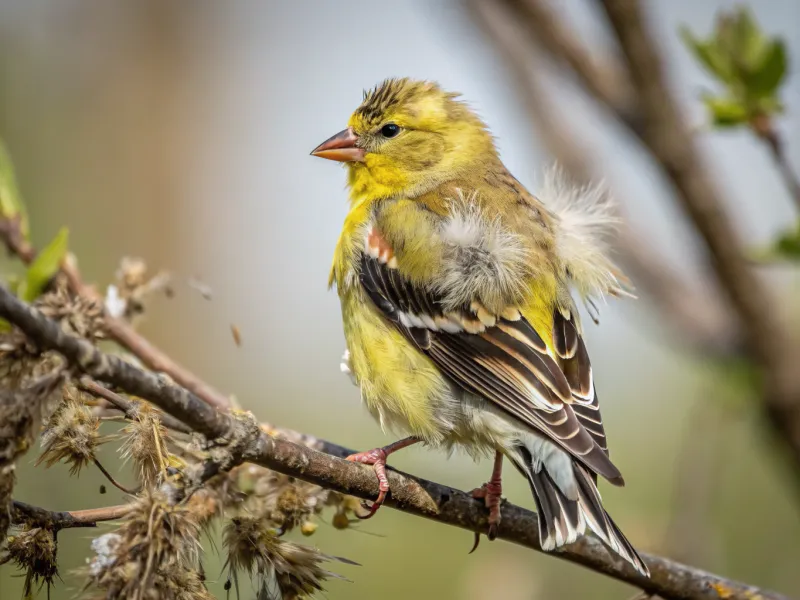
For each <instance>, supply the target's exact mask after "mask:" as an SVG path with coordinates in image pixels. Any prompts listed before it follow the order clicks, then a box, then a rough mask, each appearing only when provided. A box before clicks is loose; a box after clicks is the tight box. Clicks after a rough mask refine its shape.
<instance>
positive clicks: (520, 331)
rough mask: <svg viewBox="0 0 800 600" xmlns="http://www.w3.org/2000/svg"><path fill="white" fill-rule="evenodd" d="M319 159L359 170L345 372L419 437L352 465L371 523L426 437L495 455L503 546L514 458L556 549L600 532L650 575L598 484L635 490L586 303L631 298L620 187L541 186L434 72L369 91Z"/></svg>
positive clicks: (344, 250) (348, 231)
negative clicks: (589, 332) (372, 490)
mask: <svg viewBox="0 0 800 600" xmlns="http://www.w3.org/2000/svg"><path fill="white" fill-rule="evenodd" d="M311 154H312V155H313V156H316V157H320V158H325V159H329V160H333V161H338V162H341V163H344V164H345V165H346V171H347V183H348V188H349V210H348V212H347V215H346V217H345V221H344V225H343V228H342V231H341V234H340V236H339V239H338V242H337V244H336V248H335V251H334V258H333V264H332V267H331V271H330V278H329V287H335V288H336V290H337V292H338V295H339V299H340V303H341V309H342V321H343V327H344V336H345V341H346V348H347V349H346V351H345V355H344V357H343V363H342V370H343V371H346V372H348V373H349V374H350V376H351V377H352V379H353V381H354V382H355V383H356V385H357V386H358V387H359V388H360V394H361V398H362V401H363V403H364V404H365V405H366V407H367V409H368V410H369V412H370V413H371V414H372V415H373V417H375V418H376V419H377V420H378V422H379V424H380V426H381V427H382V428H383V429H384V431H387V430H389V431H392V432H395V433H399V434H401V435H405V437H403V438H402V439H400V440H399V441H397V442H395V443H393V444H389V445H387V446H384V447H382V448H375V449H373V450H369V451H366V452H359V453H356V454H353V455H351V456H349V457H348V460H351V461H355V462H359V463H363V464H367V465H372V467H373V469H374V471H375V474H376V476H377V479H378V483H379V490H380V494H379V496H378V498H377V500H376V501H375V502H374V503H373V504H372V505H371V506H370V512H369V513H368V515H366V516H372V515H373V514H374V513H375V511H377V510H378V508H379V507H380V506H381V504H382V502H383V501H384V499H385V498H386V495H387V494H388V493H389V491H390V490H389V482H388V479H387V476H386V462H387V458H388V456H389V455H391V454H392V453H394V452H396V451H398V450H400V449H402V448H405V447H408V446H411V445H413V444H416V443H419V442H422V443H424V444H425V445H426V446H429V447H432V448H438V449H443V450H446V451H448V452H451V451H453V450H454V449H463V450H466V452H467V453H469V454H470V455H472V456H473V457H475V458H476V459H478V458H481V457H487V456H493V457H494V462H493V469H492V473H491V477H490V479H489V481H488V482H487V483H486V484H484V485H483V486H481V487H479V488H476V489H475V490H473V492H472V494H473V496H474V497H476V498H482V499H483V501H484V503H485V506H486V507H487V508H488V511H489V515H488V532H487V537H488V538H489V539H494V538H495V537H496V535H497V533H498V530H499V527H500V523H501V518H502V511H501V496H502V467H503V461H504V459H508V461H509V462H510V463H511V464H512V465H513V466H514V467H515V468H516V470H517V471H519V472H520V473H521V474H522V475H523V476H524V477H525V478H526V479H527V481H528V483H529V486H530V489H531V492H532V495H533V499H534V502H535V506H536V512H537V514H538V532H539V539H540V544H541V547H542V549H543V550H545V551H552V550H554V549H555V548H558V547H560V546H563V545H566V544H570V543H573V542H575V541H576V540H577V539H578V538H579V537H580V536H581V535H583V534H584V533H585V530H586V528H587V527H588V528H589V529H590V530H591V531H592V532H594V534H595V535H596V536H598V537H599V538H600V539H601V540H602V541H603V543H604V544H605V545H606V546H607V547H608V548H609V549H611V550H612V551H613V552H615V553H617V554H618V555H619V556H621V557H622V558H623V559H625V560H626V561H628V562H629V563H630V564H631V565H632V566H633V568H634V569H636V570H637V571H638V572H639V573H641V574H643V575H649V572H648V569H647V566H646V564H645V562H644V561H643V560H642V558H641V557H640V556H639V554H638V553H637V551H636V550H635V549H634V547H633V546H632V545H631V543H630V542H629V541H628V540H627V538H626V537H625V535H624V534H623V533H622V531H621V530H620V529H619V527H618V526H617V525H616V523H615V522H614V521H613V520H612V518H611V517H610V516H609V514H608V513H607V512H606V511H605V509H604V508H603V505H602V502H601V498H600V494H599V492H598V487H597V482H598V477H602V478H604V479H606V480H607V481H609V482H610V483H612V484H614V485H616V486H622V485H623V484H624V481H623V478H622V475H621V473H620V471H619V469H618V468H617V467H616V466H615V464H614V463H613V462H612V461H611V459H610V457H609V452H608V444H607V440H606V434H605V430H604V426H603V421H602V418H601V414H600V408H599V400H598V395H597V390H596V386H595V381H594V374H593V371H592V366H591V362H590V359H589V354H588V351H587V348H586V344H585V341H584V334H583V328H582V324H581V319H580V315H579V311H578V308H577V304H576V301H575V299H574V297H578V298H579V299H581V300H583V302H584V303H585V305H586V306H587V307H588V308H590V309H595V308H596V301H597V300H599V299H602V298H605V297H606V296H609V295H610V296H625V295H631V286H630V284H629V281H628V280H627V278H626V277H625V276H624V274H623V273H622V272H621V271H620V270H619V268H618V267H617V266H616V265H615V264H614V262H613V260H612V259H611V258H610V256H609V254H610V252H609V247H608V245H609V244H608V241H607V238H608V234H609V232H610V231H613V227H614V223H615V218H614V214H613V210H612V208H610V202H609V201H608V195H607V194H606V193H604V192H603V190H602V188H601V187H590V186H576V185H574V184H572V183H570V182H569V181H568V180H566V178H565V177H564V176H563V175H562V174H560V173H559V172H558V171H557V170H555V171H550V172H548V176H547V177H546V178H545V184H544V186H543V187H542V191H541V192H540V194H539V196H535V195H533V194H531V193H530V192H529V191H528V190H527V189H526V188H525V187H524V186H523V185H522V184H521V183H520V182H519V181H518V180H517V179H516V178H515V177H514V176H513V175H512V174H511V173H510V172H509V170H508V169H507V168H506V167H505V165H504V164H503V162H502V160H501V159H500V156H499V153H498V150H497V147H496V143H495V139H494V137H493V135H492V134H491V132H490V131H489V128H488V127H487V125H486V124H485V123H484V121H483V120H482V119H481V118H480V117H479V116H478V114H477V113H476V112H475V111H474V110H473V109H472V108H471V107H470V106H469V105H468V104H467V103H466V102H465V101H463V100H462V99H461V96H460V94H457V93H452V92H448V91H446V90H444V89H443V88H442V87H441V86H440V85H439V84H437V83H436V82H432V81H425V80H415V79H410V78H393V79H387V80H385V81H383V82H382V83H380V84H378V85H376V86H375V87H374V88H372V89H370V90H367V91H365V92H364V95H363V99H362V102H361V104H360V105H359V106H358V107H357V108H356V110H355V112H353V114H352V115H351V117H350V119H349V121H348V125H347V127H346V128H345V129H344V130H342V131H341V132H339V133H337V134H335V135H334V136H332V137H330V138H329V139H327V140H326V141H324V142H323V143H322V144H320V145H319V146H317V147H316V148H315V149H314V150H313V151H312V152H311ZM573 292H574V296H573ZM594 314H595V313H594V311H592V312H591V315H592V318H593V319H594ZM477 539H479V538H477ZM476 542H477V540H476ZM473 549H474V548H473Z"/></svg>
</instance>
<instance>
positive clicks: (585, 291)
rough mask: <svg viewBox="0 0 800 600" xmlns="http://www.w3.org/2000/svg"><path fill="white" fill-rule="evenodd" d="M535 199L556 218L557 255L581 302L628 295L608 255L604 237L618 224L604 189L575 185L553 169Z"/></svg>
mask: <svg viewBox="0 0 800 600" xmlns="http://www.w3.org/2000/svg"><path fill="white" fill-rule="evenodd" d="M539 198H540V200H541V201H542V202H543V203H544V204H545V206H547V208H548V209H549V210H550V212H551V213H553V214H554V215H555V217H556V253H557V254H558V257H559V259H560V261H561V263H562V264H563V265H564V270H565V271H566V274H567V276H568V277H569V279H570V280H571V281H572V283H573V284H574V285H575V288H576V289H577V291H578V293H579V294H580V296H581V297H582V298H583V300H584V301H586V302H591V301H592V300H593V299H595V298H603V297H605V295H606V294H611V295H612V296H619V295H622V296H632V294H631V286H630V284H629V282H628V279H627V278H626V277H625V275H624V274H623V273H622V271H620V269H619V268H618V267H617V266H616V265H615V264H614V261H612V260H611V258H610V256H609V254H610V252H611V249H610V248H609V245H608V239H609V236H610V235H611V234H613V233H614V232H615V230H616V229H617V226H618V225H619V223H620V221H619V218H618V217H617V216H616V214H615V210H614V203H613V201H612V200H611V198H610V197H609V195H608V191H607V190H606V189H605V187H604V186H603V185H602V184H601V185H585V186H581V185H576V184H575V183H574V182H571V181H569V179H568V178H567V177H566V176H565V175H564V173H563V171H562V170H561V169H560V168H559V167H553V168H551V169H549V170H548V171H546V172H545V177H544V185H543V186H542V189H541V192H540V194H539Z"/></svg>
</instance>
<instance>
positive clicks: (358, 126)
mask: <svg viewBox="0 0 800 600" xmlns="http://www.w3.org/2000/svg"><path fill="white" fill-rule="evenodd" d="M457 97H458V95H457V94H453V93H450V92H445V91H444V90H442V89H441V88H440V87H439V86H438V85H437V84H436V83H432V82H429V81H416V80H412V79H387V80H386V81H384V82H383V83H381V84H380V85H378V86H376V87H375V88H373V89H372V90H370V91H368V92H365V93H364V99H363V101H362V102H361V105H360V106H359V107H358V108H357V109H356V110H355V112H354V113H353V115H352V116H351V117H350V121H349V122H348V127H347V129H345V130H343V131H341V132H339V133H337V134H336V135H334V136H333V137H331V138H329V139H328V140H326V141H324V142H323V143H322V144H320V145H319V146H317V147H316V148H315V149H314V150H313V151H312V152H311V154H312V155H314V156H319V157H321V158H328V159H331V160H336V161H340V162H344V163H346V164H347V166H348V170H349V184H350V187H351V190H352V196H353V198H354V199H355V200H361V199H377V198H389V197H397V196H401V195H402V196H405V197H409V198H413V197H416V196H419V195H421V194H424V193H425V192H427V191H430V190H431V189H433V188H435V187H436V186H438V185H440V184H442V183H444V182H446V181H449V180H451V179H455V178H457V177H459V176H461V175H463V174H465V173H466V172H467V171H469V170H470V169H472V168H474V167H475V166H477V165H480V164H482V163H485V162H486V161H487V160H492V159H495V158H496V156H497V155H496V152H495V149H494V141H493V139H492V136H491V134H490V133H489V132H488V130H487V128H486V125H485V124H484V123H483V122H482V121H481V120H480V118H479V117H478V116H477V115H476V114H475V113H474V112H473V111H472V110H471V109H470V108H469V107H468V106H467V105H466V104H464V103H463V102H461V101H459V100H458V99H457Z"/></svg>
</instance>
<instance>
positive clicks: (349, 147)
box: [311, 127, 364, 162]
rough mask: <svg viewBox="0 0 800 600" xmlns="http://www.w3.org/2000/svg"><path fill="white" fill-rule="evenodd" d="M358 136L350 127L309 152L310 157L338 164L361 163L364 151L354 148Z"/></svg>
mask: <svg viewBox="0 0 800 600" xmlns="http://www.w3.org/2000/svg"><path fill="white" fill-rule="evenodd" d="M356 142H358V136H357V135H356V134H355V132H354V131H353V128H352V127H348V128H347V129H345V130H344V131H340V132H339V133H337V134H336V135H334V136H333V137H330V138H328V139H327V140H325V141H324V142H322V143H321V144H320V145H319V146H317V147H316V148H314V149H313V150H312V151H311V156H319V157H320V158H327V159H328V160H338V161H339V162H363V161H364V149H363V148H359V147H358V146H356Z"/></svg>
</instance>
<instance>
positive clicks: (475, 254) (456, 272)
mask: <svg viewBox="0 0 800 600" xmlns="http://www.w3.org/2000/svg"><path fill="white" fill-rule="evenodd" d="M440 235H441V239H442V242H443V243H444V253H443V260H444V263H443V266H444V269H443V276H442V278H441V279H440V280H439V282H438V283H437V291H438V292H440V293H441V294H442V295H443V299H444V303H445V308H446V309H448V310H458V309H460V308H461V307H463V306H465V305H466V306H469V305H470V303H471V302H473V301H475V300H477V301H479V302H481V303H482V304H483V306H485V307H486V309H488V310H489V312H491V313H494V314H500V313H501V312H502V311H503V310H504V309H505V308H507V307H508V306H513V305H515V304H516V303H517V302H519V301H520V300H521V299H522V298H523V297H524V294H525V292H526V287H525V286H526V283H527V282H528V281H530V276H531V274H532V269H533V265H532V264H531V263H532V261H531V260H530V257H529V255H528V252H527V250H526V248H525V245H524V243H523V240H522V239H520V237H519V236H518V235H516V234H514V233H512V232H511V231H509V230H508V229H507V228H506V227H504V226H503V224H502V223H501V221H500V218H499V217H494V218H492V217H489V216H487V215H485V214H484V213H483V211H482V210H481V207H480V205H479V204H478V202H476V193H475V192H473V193H471V194H464V193H463V192H462V191H461V190H458V197H457V198H455V199H453V200H452V201H451V212H450V215H449V216H448V218H447V219H446V220H445V221H444V223H443V224H442V226H441V230H440Z"/></svg>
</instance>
